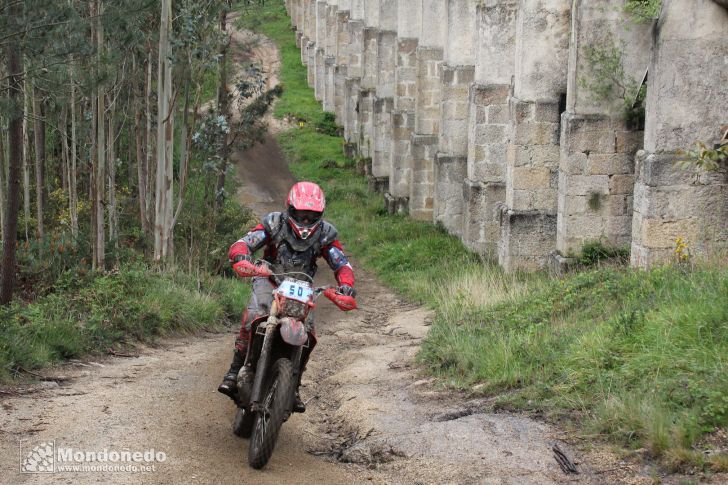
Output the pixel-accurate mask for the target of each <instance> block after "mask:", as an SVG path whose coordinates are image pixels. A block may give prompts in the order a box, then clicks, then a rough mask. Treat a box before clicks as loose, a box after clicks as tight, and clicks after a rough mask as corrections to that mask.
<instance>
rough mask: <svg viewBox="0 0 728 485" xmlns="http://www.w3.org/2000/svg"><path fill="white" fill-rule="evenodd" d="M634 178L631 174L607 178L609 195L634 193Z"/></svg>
mask: <svg viewBox="0 0 728 485" xmlns="http://www.w3.org/2000/svg"><path fill="white" fill-rule="evenodd" d="M634 182H635V176H634V175H632V174H626V175H612V176H611V177H610V178H609V193H610V194H632V193H633V191H634Z"/></svg>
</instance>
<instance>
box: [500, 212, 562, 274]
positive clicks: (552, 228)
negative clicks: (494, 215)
mask: <svg viewBox="0 0 728 485" xmlns="http://www.w3.org/2000/svg"><path fill="white" fill-rule="evenodd" d="M500 218H501V239H500V242H499V245H498V261H499V263H500V264H501V266H502V267H503V268H504V269H505V271H507V272H514V271H517V270H525V271H535V270H539V269H542V268H544V267H545V266H546V264H547V262H548V257H549V255H550V254H551V253H552V252H553V250H554V247H555V245H556V215H555V214H545V213H542V212H536V211H531V212H525V211H514V210H508V209H505V210H503V211H501V216H500Z"/></svg>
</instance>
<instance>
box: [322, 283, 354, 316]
mask: <svg viewBox="0 0 728 485" xmlns="http://www.w3.org/2000/svg"><path fill="white" fill-rule="evenodd" d="M324 296H325V297H326V298H328V299H329V300H331V301H332V302H334V305H336V306H337V307H339V310H343V311H345V312H348V311H350V310H356V309H357V308H358V307H357V305H356V299H355V298H354V297H353V296H348V295H342V294H341V293H337V292H336V289H335V288H328V289H326V290H324Z"/></svg>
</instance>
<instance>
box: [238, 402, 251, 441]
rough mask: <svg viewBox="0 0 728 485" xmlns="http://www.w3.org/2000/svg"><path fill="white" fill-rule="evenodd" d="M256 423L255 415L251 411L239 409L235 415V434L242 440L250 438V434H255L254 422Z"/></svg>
mask: <svg viewBox="0 0 728 485" xmlns="http://www.w3.org/2000/svg"><path fill="white" fill-rule="evenodd" d="M254 421H255V415H254V414H253V413H251V412H250V411H248V410H246V409H242V408H238V412H237V413H235V419H234V420H233V433H235V435H236V436H239V437H241V438H246V439H247V438H250V434H251V433H252V432H253V422H254Z"/></svg>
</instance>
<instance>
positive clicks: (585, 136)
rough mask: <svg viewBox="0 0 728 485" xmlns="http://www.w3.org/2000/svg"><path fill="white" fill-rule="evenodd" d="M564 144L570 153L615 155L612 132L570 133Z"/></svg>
mask: <svg viewBox="0 0 728 485" xmlns="http://www.w3.org/2000/svg"><path fill="white" fill-rule="evenodd" d="M567 136H568V138H567V139H566V140H565V143H567V144H568V147H569V150H570V151H572V152H583V153H587V154H591V153H615V149H616V142H615V135H614V132H612V131H577V132H574V131H572V132H571V133H570V135H567Z"/></svg>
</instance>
